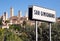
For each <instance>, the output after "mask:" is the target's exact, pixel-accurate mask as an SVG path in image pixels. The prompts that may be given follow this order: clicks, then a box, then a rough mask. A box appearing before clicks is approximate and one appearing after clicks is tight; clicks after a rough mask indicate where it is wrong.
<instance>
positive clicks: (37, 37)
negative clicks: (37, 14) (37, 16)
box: [35, 21, 38, 41]
mask: <svg viewBox="0 0 60 41" xmlns="http://www.w3.org/2000/svg"><path fill="white" fill-rule="evenodd" d="M35 28H36V41H38V28H37V21H35Z"/></svg>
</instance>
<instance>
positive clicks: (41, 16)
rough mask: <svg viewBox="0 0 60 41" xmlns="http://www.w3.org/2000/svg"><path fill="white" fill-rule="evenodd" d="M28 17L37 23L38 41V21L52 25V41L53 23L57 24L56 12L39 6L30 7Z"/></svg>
mask: <svg viewBox="0 0 60 41" xmlns="http://www.w3.org/2000/svg"><path fill="white" fill-rule="evenodd" d="M28 16H29V19H30V20H34V21H35V27H36V41H38V32H37V21H43V22H48V23H49V24H50V29H49V30H50V41H51V23H54V22H56V12H55V11H54V10H51V9H48V8H43V7H39V6H30V7H29V8H28Z"/></svg>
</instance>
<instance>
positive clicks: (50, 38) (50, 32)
mask: <svg viewBox="0 0 60 41" xmlns="http://www.w3.org/2000/svg"><path fill="white" fill-rule="evenodd" d="M49 24H50V29H49V30H50V41H51V23H49Z"/></svg>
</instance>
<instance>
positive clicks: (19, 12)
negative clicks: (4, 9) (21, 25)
mask: <svg viewBox="0 0 60 41" xmlns="http://www.w3.org/2000/svg"><path fill="white" fill-rule="evenodd" d="M18 17H19V18H20V17H22V16H21V11H20V10H19V11H18Z"/></svg>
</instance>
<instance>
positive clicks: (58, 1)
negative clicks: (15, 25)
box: [0, 0, 60, 17]
mask: <svg viewBox="0 0 60 41" xmlns="http://www.w3.org/2000/svg"><path fill="white" fill-rule="evenodd" d="M29 5H38V6H42V7H46V8H50V9H53V10H55V11H56V15H57V17H59V16H60V0H0V16H1V15H2V14H3V12H5V11H7V12H8V15H10V7H13V8H14V15H17V14H18V10H21V11H22V15H23V16H24V15H25V12H26V11H27V9H28V6H29Z"/></svg>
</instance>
